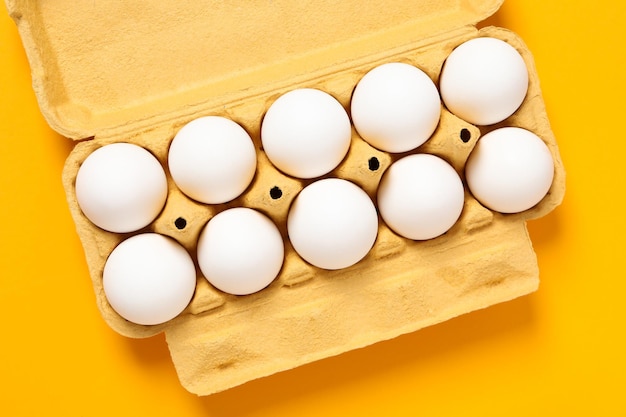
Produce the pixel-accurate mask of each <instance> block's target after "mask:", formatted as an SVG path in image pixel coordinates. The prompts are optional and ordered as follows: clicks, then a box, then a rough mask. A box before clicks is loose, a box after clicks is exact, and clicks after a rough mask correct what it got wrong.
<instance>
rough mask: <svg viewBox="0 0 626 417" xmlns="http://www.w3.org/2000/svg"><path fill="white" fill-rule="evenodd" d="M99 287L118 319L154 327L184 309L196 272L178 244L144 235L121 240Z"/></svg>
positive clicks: (159, 237)
mask: <svg viewBox="0 0 626 417" xmlns="http://www.w3.org/2000/svg"><path fill="white" fill-rule="evenodd" d="M102 284H103V287H104V293H105V295H106V298H107V300H108V301H109V304H110V305H111V307H113V309H114V310H115V311H116V312H117V313H118V314H119V315H120V316H122V317H124V318H125V319H126V320H129V321H131V322H133V323H137V324H144V325H154V324H160V323H165V322H166V321H169V320H171V319H173V318H174V317H176V316H178V315H179V314H180V313H181V312H182V311H183V310H184V309H185V308H186V307H187V305H188V304H189V302H190V301H191V298H192V297H193V294H194V291H195V288H196V269H195V267H194V263H193V260H192V259H191V256H189V253H187V251H186V250H185V248H183V247H182V246H181V245H180V244H179V243H177V242H176V241H174V240H173V239H171V238H169V237H166V236H163V235H160V234H156V233H144V234H140V235H135V236H133V237H130V238H128V239H126V240H124V241H123V242H122V243H120V244H119V245H118V246H117V247H116V248H115V249H114V250H113V252H111V254H110V255H109V257H108V259H107V261H106V264H105V265H104V272H103V283H102Z"/></svg>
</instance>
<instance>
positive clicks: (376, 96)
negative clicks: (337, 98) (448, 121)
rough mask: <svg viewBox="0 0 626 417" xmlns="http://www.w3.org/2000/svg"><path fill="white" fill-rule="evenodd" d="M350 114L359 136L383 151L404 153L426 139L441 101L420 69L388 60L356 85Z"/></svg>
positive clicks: (437, 113) (435, 118) (437, 114)
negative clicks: (388, 61)
mask: <svg viewBox="0 0 626 417" xmlns="http://www.w3.org/2000/svg"><path fill="white" fill-rule="evenodd" d="M351 115H352V121H353V123H354V127H355V129H356V130H357V132H358V133H359V135H360V136H361V137H362V138H363V139H364V140H365V141H366V142H368V143H369V144H370V145H372V146H374V147H376V148H378V149H380V150H383V151H387V152H406V151H410V150H412V149H415V148H417V147H418V146H420V145H421V144H423V143H424V142H426V141H427V140H428V139H429V138H430V137H431V135H432V134H433V132H434V131H435V129H436V128H437V125H438V123H439V118H440V115H441V100H440V99H439V92H438V91H437V87H436V86H435V84H434V83H433V81H432V80H431V79H430V78H429V77H428V75H427V74H426V73H424V72H423V71H422V70H420V69H418V68H416V67H414V66H412V65H409V64H404V63H399V62H392V63H388V64H383V65H380V66H378V67H376V68H374V69H372V70H370V71H369V72H368V73H367V74H365V76H364V77H363V78H362V79H361V80H360V81H359V83H358V84H357V86H356V88H355V90H354V93H353V95H352V101H351Z"/></svg>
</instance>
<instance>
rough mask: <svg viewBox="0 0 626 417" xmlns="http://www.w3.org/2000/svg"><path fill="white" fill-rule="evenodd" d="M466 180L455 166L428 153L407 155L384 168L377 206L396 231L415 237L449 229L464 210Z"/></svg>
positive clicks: (422, 238)
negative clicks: (462, 179)
mask: <svg viewBox="0 0 626 417" xmlns="http://www.w3.org/2000/svg"><path fill="white" fill-rule="evenodd" d="M464 199H465V195H464V191H463V183H462V181H461V179H460V178H459V175H458V174H457V173H456V171H455V170H454V168H452V166H450V165H449V164H448V163H447V162H446V161H444V160H443V159H441V158H439V157H437V156H434V155H429V154H415V155H410V156H406V157H404V158H402V159H400V160H398V161H396V162H394V163H393V164H392V165H391V166H390V167H389V168H388V169H387V171H385V173H384V175H383V178H382V179H381V182H380V185H379V188H378V208H379V210H380V214H381V216H382V218H383V220H384V222H385V223H386V224H387V225H388V226H389V227H390V228H391V229H392V230H394V231H395V232H396V233H398V234H399V235H401V236H404V237H406V238H409V239H413V240H427V239H433V238H435V237H437V236H440V235H442V234H444V233H445V232H447V231H448V230H449V229H450V228H451V227H452V226H453V225H454V224H455V223H456V222H457V220H458V219H459V216H460V215H461V212H462V211H463V203H464Z"/></svg>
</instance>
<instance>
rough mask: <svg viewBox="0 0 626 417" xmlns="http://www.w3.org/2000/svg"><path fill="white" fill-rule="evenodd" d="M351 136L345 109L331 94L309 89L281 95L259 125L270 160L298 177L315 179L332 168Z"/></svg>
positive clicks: (337, 161)
mask: <svg viewBox="0 0 626 417" xmlns="http://www.w3.org/2000/svg"><path fill="white" fill-rule="evenodd" d="M351 138H352V128H351V126H350V118H349V117H348V114H347V113H346V111H345V109H344V108H343V107H342V106H341V104H340V103H339V102H338V101H337V100H336V99H335V98H334V97H333V96H331V95H330V94H328V93H326V92H323V91H320V90H316V89H312V88H300V89H296V90H292V91H289V92H288V93H285V94H283V95H282V96H280V97H279V98H278V99H277V100H276V101H275V102H273V103H272V105H271V106H270V108H269V109H268V110H267V112H266V114H265V117H264V118H263V123H262V125H261V141H262V143H263V149H264V151H265V153H266V154H267V157H268V158H269V160H270V161H271V162H272V164H274V166H276V167H277V168H278V169H279V170H281V171H283V172H284V173H286V174H288V175H291V176H294V177H297V178H315V177H319V176H321V175H324V174H327V173H328V172H330V171H332V170H333V169H335V168H336V167H337V165H339V163H340V162H341V161H342V160H343V158H344V157H345V156H346V154H347V152H348V149H349V148H350V141H351Z"/></svg>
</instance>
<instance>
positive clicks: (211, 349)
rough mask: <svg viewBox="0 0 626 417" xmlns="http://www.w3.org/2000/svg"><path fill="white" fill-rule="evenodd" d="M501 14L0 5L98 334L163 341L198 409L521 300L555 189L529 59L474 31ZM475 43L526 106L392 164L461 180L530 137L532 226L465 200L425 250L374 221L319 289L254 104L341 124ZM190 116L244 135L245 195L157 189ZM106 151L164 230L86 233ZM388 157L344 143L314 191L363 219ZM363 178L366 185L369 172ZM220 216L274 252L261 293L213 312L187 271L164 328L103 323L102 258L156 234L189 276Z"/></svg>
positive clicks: (547, 133)
mask: <svg viewBox="0 0 626 417" xmlns="http://www.w3.org/2000/svg"><path fill="white" fill-rule="evenodd" d="M442 3H444V4H445V6H443V5H442ZM501 3H502V0H489V1H478V0H468V1H452V0H448V1H445V2H436V1H426V0H420V1H418V0H413V1H399V0H398V1H381V2H368V3H367V4H362V3H360V2H358V1H346V2H339V3H337V4H335V3H334V2H331V1H320V2H316V3H307V4H308V6H306V8H304V9H303V8H302V7H303V6H302V5H300V4H299V3H298V2H289V1H275V2H261V1H254V2H252V3H246V4H230V5H229V6H227V5H226V4H225V3H223V2H214V1H206V2H184V1H183V2H177V3H176V5H172V4H170V5H168V7H169V8H167V9H166V8H165V7H164V6H163V5H162V3H160V2H157V1H156V0H146V1H142V2H115V3H102V2H95V3H94V2H89V3H88V4H82V5H81V6H80V7H79V8H76V4H75V3H73V2H70V1H69V0H57V1H50V2H29V1H25V0H7V7H8V10H9V12H10V14H11V16H12V17H13V19H14V20H15V21H16V23H17V25H18V28H19V30H20V34H21V37H22V40H23V43H24V46H25V49H26V52H27V55H28V58H29V61H30V64H31V69H32V76H33V86H34V89H35V92H36V94H37V97H38V100H39V104H40V107H41V110H42V113H43V114H44V116H45V117H46V119H47V120H48V122H49V124H50V125H51V126H52V127H53V128H54V129H56V130H57V131H59V132H60V133H61V134H63V135H65V136H67V137H69V138H73V139H76V140H78V142H77V144H76V146H75V148H74V150H73V151H72V152H71V154H70V156H69V158H68V160H67V163H66V167H65V169H64V172H63V182H64V186H65V189H66V192H67V199H68V203H69V207H70V210H71V213H72V216H73V218H74V221H75V223H76V228H77V231H78V235H79V237H80V240H81V242H82V244H83V247H84V250H85V256H86V259H87V263H88V267H89V272H90V275H91V280H92V283H93V287H94V291H95V295H96V300H97V303H98V307H99V309H100V311H101V313H102V316H103V317H104V319H105V320H106V322H107V323H108V324H109V325H110V326H111V327H112V328H113V329H115V330H116V331H117V332H119V333H120V334H122V335H125V336H128V337H135V338H140V337H148V336H152V335H155V334H157V333H159V332H165V336H166V339H167V343H168V346H169V349H170V352H171V356H172V359H173V362H174V365H175V367H176V370H177V373H178V376H179V378H180V381H181V383H182V384H183V385H184V386H185V388H187V389H188V390H189V391H191V392H193V393H196V394H199V395H207V394H211V393H214V392H218V391H222V390H225V389H228V388H231V387H234V386H236V385H239V384H242V383H245V382H247V381H249V380H252V379H255V378H259V377H262V376H267V375H271V374H273V373H276V372H279V371H285V370H288V369H291V368H294V367H296V366H299V365H302V364H306V363H309V362H312V361H315V360H319V359H322V358H325V357H329V356H333V355H337V354H340V353H342V352H346V351H349V350H351V349H355V348H360V347H364V346H367V345H370V344H373V343H376V342H379V341H382V340H386V339H390V338H393V337H396V336H398V335H401V334H404V333H408V332H413V331H415V330H418V329H420V328H423V327H426V326H429V325H433V324H435V323H438V322H442V321H445V320H447V319H450V318H452V317H455V316H458V315H460V314H464V313H468V312H470V311H473V310H476V309H481V308H484V307H487V306H490V305H492V304H495V303H499V302H504V301H507V300H510V299H513V298H516V297H519V296H522V295H525V294H528V293H530V292H532V291H534V290H536V288H537V286H538V284H539V279H538V275H539V273H538V267H537V261H536V257H535V254H534V252H533V249H532V243H531V241H530V238H529V236H528V233H527V229H526V221H527V220H529V219H533V218H538V217H541V216H544V215H545V214H547V213H549V212H550V211H551V210H553V209H554V207H556V206H557V205H558V204H559V203H560V202H561V200H562V198H563V193H564V189H565V174H564V170H563V166H562V163H561V160H560V156H559V152H558V148H557V144H556V140H555V138H554V136H553V133H552V131H551V129H550V125H549V122H548V118H547V114H546V111H545V106H544V103H543V99H542V97H541V91H540V87H539V81H538V77H537V72H536V70H535V67H534V64H533V60H532V56H531V54H530V52H529V51H528V49H527V48H526V46H525V45H524V44H523V42H522V41H521V40H520V39H519V38H518V37H517V36H516V35H515V34H513V33H511V32H510V31H508V30H506V29H501V28H493V27H489V28H484V29H481V30H480V31H479V30H478V29H476V27H475V24H476V22H478V21H480V20H482V19H484V18H486V17H487V16H489V15H491V14H493V13H494V12H495V11H496V10H497V8H498V7H499V6H500V5H501ZM346 26H347V27H346ZM478 36H490V37H495V38H499V39H502V40H504V41H506V42H508V43H510V44H511V45H513V46H514V47H515V48H516V49H517V50H518V51H519V52H520V53H521V54H522V56H523V58H524V59H525V61H526V64H527V67H528V71H529V80H530V81H529V91H528V94H527V96H526V99H525V101H524V103H523V104H522V106H521V107H520V109H519V110H518V111H517V112H516V113H515V114H514V115H513V116H511V117H509V118H508V119H506V120H505V121H503V122H502V123H500V124H498V125H495V126H489V127H480V128H479V127H476V126H473V125H471V124H469V123H467V122H464V121H462V120H461V119H459V118H457V117H456V116H454V115H453V114H451V113H450V112H448V111H447V110H446V109H445V108H444V107H443V105H442V115H441V120H440V123H439V126H438V128H437V130H436V131H435V133H434V135H433V137H431V139H430V140H429V141H427V142H426V143H425V144H424V145H422V146H421V147H419V148H418V149H416V150H414V151H411V152H408V153H420V152H424V153H431V154H435V155H437V156H440V157H442V158H443V159H445V160H447V161H448V162H449V163H450V164H451V165H452V166H453V167H454V168H455V169H456V170H457V172H458V173H459V174H460V176H461V178H464V175H463V168H464V164H465V161H466V160H467V157H468V155H469V154H470V152H471V150H472V148H473V147H474V145H475V144H476V142H477V141H478V140H479V137H480V135H482V134H485V133H487V132H488V131H490V130H493V129H495V128H497V127H503V126H517V127H522V128H525V129H528V130H530V131H532V132H534V133H535V134H537V135H538V136H539V137H541V138H542V139H543V140H544V141H545V142H546V144H547V145H548V147H549V149H550V151H551V153H552V156H553V159H554V162H555V177H554V181H553V184H552V187H551V189H550V191H549V192H548V194H547V195H546V197H545V198H544V199H543V200H542V201H541V202H540V203H539V204H538V205H536V206H535V207H533V208H532V209H530V210H527V211H525V212H522V213H518V214H509V215H504V214H499V213H496V212H492V211H490V210H488V209H486V208H484V207H483V206H482V205H481V204H480V203H478V202H477V201H476V200H475V199H474V198H473V197H472V196H471V194H470V193H469V192H468V191H467V185H465V189H466V193H465V206H464V209H463V213H462V215H461V218H460V219H459V221H458V222H457V223H456V224H455V225H454V226H453V227H452V229H450V230H449V231H448V232H447V233H446V234H444V235H442V236H440V237H438V238H436V239H432V240H428V241H419V242H418V241H411V240H408V239H404V238H401V237H399V236H398V235H396V234H395V233H393V232H392V231H391V230H389V229H388V228H387V227H386V226H385V224H384V222H382V220H380V223H379V233H378V237H377V240H376V243H375V245H374V247H373V249H372V250H371V252H370V253H369V254H368V255H367V256H366V257H365V258H364V259H363V260H362V261H360V262H359V263H357V264H356V265H354V266H353V267H350V268H347V269H344V270H338V271H326V270H321V269H318V268H315V267H313V266H311V265H309V264H307V263H306V262H304V261H302V260H301V259H300V258H299V256H298V255H297V254H296V253H295V252H294V251H293V249H292V248H291V246H290V244H289V241H288V239H287V232H286V217H287V213H288V209H289V205H290V203H291V202H292V201H293V199H294V198H295V197H296V196H297V193H298V192H299V191H300V190H301V189H302V188H303V187H304V186H305V185H307V184H309V183H311V182H312V181H313V180H298V179H294V178H291V177H288V176H286V175H284V174H282V173H281V172H279V171H278V170H277V169H276V168H274V167H273V166H272V164H271V163H270V162H269V161H268V160H267V158H266V157H265V155H264V153H263V152H262V149H261V145H260V125H261V121H262V117H263V115H264V113H265V111H266V110H267V109H268V107H269V106H270V104H271V103H272V102H273V101H274V100H275V99H276V98H278V97H279V96H280V95H281V94H283V93H285V92H287V91H290V90H293V89H296V88H302V87H309V88H317V89H320V90H322V91H325V92H327V93H329V94H331V95H333V96H334V97H335V98H336V99H338V100H339V101H340V102H341V104H342V105H343V106H344V107H345V108H346V109H349V102H350V97H351V93H352V90H353V89H354V87H355V86H356V84H357V83H358V81H359V79H360V78H361V77H362V76H363V75H364V74H365V73H366V72H367V71H369V70H370V69H372V68H374V67H375V66H377V65H379V64H382V63H385V62H405V63H409V64H412V65H415V66H417V67H418V68H420V69H422V70H423V71H425V72H426V73H427V74H428V75H429V76H430V77H431V78H432V79H433V80H434V81H435V83H437V81H438V76H439V72H440V70H441V68H442V65H443V63H444V61H445V59H446V57H447V56H448V55H449V54H450V53H451V52H452V50H453V49H454V48H455V47H456V46H458V45H459V44H461V43H463V42H464V41H466V40H469V39H471V38H474V37H478ZM194 48H195V49H194ZM206 115H219V116H224V117H228V118H230V119H232V120H234V121H235V122H237V123H239V124H240V125H242V126H243V127H244V128H245V129H246V130H247V132H248V133H249V134H250V135H251V137H252V139H253V141H254V143H255V146H256V149H257V157H258V163H257V173H256V176H255V178H254V180H253V183H252V184H251V186H250V187H249V188H248V190H247V191H246V192H244V194H243V195H241V196H240V197H239V198H237V199H235V200H234V201H232V202H229V203H226V204H220V205H214V206H211V205H205V204H201V203H197V202H194V201H192V200H190V199H189V198H187V197H186V196H185V195H183V194H182V193H181V192H180V191H179V190H178V189H177V187H176V185H175V184H174V182H173V181H172V179H171V177H170V176H169V173H168V171H167V151H168V146H169V144H170V142H171V140H172V139H173V137H174V135H175V133H176V132H177V131H178V129H180V128H181V127H182V126H183V125H184V124H185V123H187V122H189V121H191V120H193V119H195V118H197V117H201V116H206ZM465 130H466V131H465ZM461 132H463V133H461ZM467 132H469V133H470V139H469V140H468V141H467V142H465V141H464V140H461V138H460V136H461V135H462V136H463V137H464V138H465V139H467ZM116 142H129V143H134V144H137V145H140V146H142V147H144V148H146V149H148V150H149V151H150V152H152V153H153V154H154V155H155V156H156V157H157V158H158V160H159V161H160V162H161V164H162V165H163V167H164V169H165V172H166V173H167V174H168V186H169V195H168V199H167V202H166V205H165V208H164V209H163V211H162V213H161V214H160V215H159V217H158V218H157V219H156V220H155V221H154V222H153V223H152V224H150V225H149V226H148V227H146V228H145V229H142V230H140V231H138V232H136V233H131V234H115V233H110V232H105V231H103V230H102V229H99V228H97V227H96V226H94V225H93V224H92V223H91V222H89V220H87V218H86V217H85V216H84V215H83V214H82V212H81V211H80V209H79V207H78V204H77V202H76V196H75V192H74V183H75V178H76V174H77V171H78V168H79V167H80V164H81V163H82V161H83V160H84V159H85V158H86V157H87V156H88V155H89V154H90V153H91V152H93V151H94V150H95V149H97V148H99V147H101V146H104V145H106V144H109V143H116ZM404 155H406V154H402V155H393V154H388V153H385V152H381V151H379V150H376V149H374V148H372V147H371V146H370V145H368V144H367V143H366V142H364V141H363V140H362V139H361V138H359V136H358V135H357V134H356V132H355V131H354V129H353V134H352V143H351V147H350V150H349V153H348V155H347V157H346V158H345V159H344V161H343V162H342V163H341V165H340V166H339V167H338V168H336V169H335V170H334V171H332V172H331V173H330V174H328V175H326V176H324V177H338V178H345V179H348V180H350V181H353V182H354V183H356V184H358V185H360V186H361V187H362V188H363V189H364V190H365V191H366V192H367V193H368V194H369V195H370V197H372V199H373V200H374V201H375V196H376V189H377V186H378V183H379V181H380V178H381V176H382V174H383V173H384V171H385V169H386V168H387V167H389V165H390V164H391V163H392V162H393V161H395V160H397V159H399V158H400V157H401V156H404ZM372 158H376V159H375V160H374V159H372ZM376 160H377V161H378V168H377V169H376V163H373V164H372V165H370V163H369V162H370V161H376ZM275 187H278V188H279V189H280V190H281V191H282V195H281V196H280V197H279V198H276V194H275V193H273V192H271V190H272V189H274V188H275ZM230 207H250V208H254V209H257V210H259V211H261V212H262V213H264V214H266V215H268V216H269V217H270V218H271V219H272V220H273V221H274V222H275V223H276V224H277V225H278V227H279V229H280V231H281V233H282V235H283V237H284V238H285V250H286V252H285V263H284V265H283V269H282V271H281V273H280V275H279V276H278V278H277V279H276V280H275V281H274V282H273V283H272V284H271V285H270V286H269V287H267V288H266V289H264V290H262V291H260V292H258V293H255V294H251V295H247V296H234V295H228V294H224V293H221V292H220V291H218V290H216V289H214V288H212V287H211V286H210V284H208V282H207V281H206V280H205V279H204V277H202V276H201V273H200V272H199V268H198V267H197V265H196V270H197V271H198V272H197V273H198V276H197V286H196V292H195V295H194V298H193V299H192V301H191V303H190V304H189V306H188V307H187V309H186V310H185V311H183V313H181V314H180V315H179V316H178V317H177V318H175V319H173V320H171V321H169V322H167V323H164V324H161V325H156V326H142V325H137V324H133V323H130V322H128V321H126V320H124V319H123V318H121V317H120V316H119V315H117V313H116V312H115V311H113V310H112V308H111V307H110V306H109V304H108V302H107V300H106V297H105V295H104V292H103V289H102V271H103V267H104V264H105V262H106V259H107V257H108V255H109V254H110V253H111V251H112V250H113V249H114V248H115V247H116V245H117V244H119V243H120V242H121V241H122V240H124V239H126V238H128V237H129V236H131V235H134V234H138V233H142V232H146V231H152V232H157V233H161V234H164V235H167V236H170V237H173V238H174V239H176V240H177V241H178V242H180V243H181V244H182V245H183V246H184V247H185V248H186V249H187V250H188V251H189V253H190V254H191V255H192V257H194V260H195V249H196V242H197V238H198V236H199V233H200V231H201V229H202V227H203V226H204V225H205V224H206V223H207V222H208V220H209V219H210V218H211V217H213V216H214V215H215V214H217V213H219V212H221V211H223V210H224V209H226V208H230ZM179 218H183V219H185V221H186V226H185V227H184V228H182V229H180V228H179V227H177V226H176V221H177V219H179Z"/></svg>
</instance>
